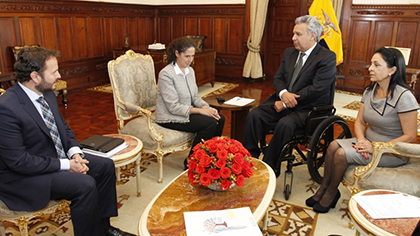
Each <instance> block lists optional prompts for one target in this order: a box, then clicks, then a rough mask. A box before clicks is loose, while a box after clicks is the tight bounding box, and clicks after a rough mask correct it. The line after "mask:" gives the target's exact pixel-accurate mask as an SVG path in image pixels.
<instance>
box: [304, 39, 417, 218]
mask: <svg viewBox="0 0 420 236" xmlns="http://www.w3.org/2000/svg"><path fill="white" fill-rule="evenodd" d="M369 76H370V80H371V82H372V84H371V85H369V86H368V87H367V88H366V90H365V91H364V93H363V97H362V101H361V104H360V109H359V112H358V114H357V118H356V121H355V123H354V133H355V136H356V137H355V138H351V139H337V140H335V141H333V142H332V143H331V144H330V146H329V147H328V150H327V154H326V156H325V166H324V178H323V180H322V183H321V186H320V187H319V189H318V191H317V192H316V193H315V194H314V195H313V196H312V197H310V198H308V199H307V200H306V205H308V206H310V207H313V209H314V211H315V212H318V213H326V212H328V211H329V209H330V208H334V207H335V205H336V203H337V201H338V199H339V198H340V196H341V195H340V192H339V191H338V185H339V184H340V183H341V181H342V178H343V175H344V172H345V171H346V169H347V165H348V164H353V163H355V164H360V165H366V164H368V163H369V162H370V161H371V155H372V142H373V141H377V142H391V143H394V142H414V141H415V140H416V136H417V109H418V108H419V106H418V103H417V101H416V98H415V97H414V95H413V93H412V92H411V91H410V88H409V87H408V85H407V82H406V73H405V61H404V56H403V55H402V53H401V52H400V51H399V50H397V49H395V48H385V47H382V48H379V49H378V50H376V52H375V53H374V55H373V56H372V59H371V64H370V66H369ZM367 124H369V126H368V127H367ZM407 161H408V159H405V158H403V157H398V156H394V155H391V154H390V155H384V156H383V157H382V158H381V161H380V162H379V166H388V167H393V166H399V165H403V164H405V163H407Z"/></svg>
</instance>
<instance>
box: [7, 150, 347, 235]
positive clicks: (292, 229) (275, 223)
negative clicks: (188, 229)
mask: <svg viewBox="0 0 420 236" xmlns="http://www.w3.org/2000/svg"><path fill="white" fill-rule="evenodd" d="M187 153H188V151H185V152H178V153H173V154H170V155H168V156H166V157H164V179H163V183H157V173H158V165H157V160H156V157H154V156H144V157H142V161H141V182H140V184H141V189H142V196H141V197H137V196H136V180H135V169H134V165H133V164H130V165H127V166H125V167H122V168H121V171H120V177H121V180H120V182H118V183H117V196H118V207H119V209H118V212H119V216H118V217H114V218H111V224H112V225H113V226H115V227H118V228H121V229H123V230H125V231H128V232H131V233H134V234H136V233H137V227H138V221H139V219H140V216H141V214H142V212H143V209H144V208H145V207H146V206H147V204H148V203H149V202H150V200H152V199H153V197H154V196H155V195H156V194H157V193H159V192H160V190H161V189H162V188H164V187H165V186H166V185H167V184H168V183H169V182H170V181H171V180H172V179H173V178H175V177H176V176H178V175H179V174H180V173H181V172H182V171H183V160H184V158H185V156H186V155H187ZM283 164H284V165H283V166H282V170H283V171H284V170H285V164H286V163H283ZM293 173H294V179H293V186H292V187H293V188H292V192H291V195H290V198H289V200H285V198H284V196H283V181H284V179H283V174H284V173H282V175H281V176H280V177H279V178H278V179H277V187H276V192H275V195H274V198H273V200H272V202H271V204H270V207H269V209H268V213H269V219H268V228H267V231H266V232H264V235H267V236H283V235H296V236H325V235H354V234H355V231H354V230H353V229H350V228H349V226H348V225H349V222H350V218H349V214H348V210H347V202H348V199H349V198H350V192H349V191H348V190H347V189H346V188H345V187H343V186H342V185H340V187H339V189H340V192H341V194H342V197H341V199H340V201H339V203H338V204H337V207H336V208H335V209H331V210H330V212H329V213H328V214H317V213H315V212H314V211H313V210H312V209H311V208H308V207H306V206H305V199H306V198H308V197H310V196H311V195H312V194H313V193H314V192H315V191H316V189H317V188H318V186H319V185H318V184H317V183H315V182H314V181H313V180H312V179H311V177H310V175H309V172H308V170H307V167H306V165H301V166H296V167H293ZM259 225H260V227H262V222H259ZM29 230H30V232H29V234H30V235H31V236H35V235H40V236H52V235H55V236H70V235H73V229H72V224H71V220H70V213H69V209H68V208H67V209H64V210H63V211H61V212H57V213H56V214H53V215H46V216H42V217H39V218H36V219H34V220H32V221H31V224H30V229H29ZM6 235H7V236H17V235H20V234H19V231H18V228H17V226H15V225H8V226H7V227H6Z"/></svg>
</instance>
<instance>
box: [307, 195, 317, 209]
mask: <svg viewBox="0 0 420 236" xmlns="http://www.w3.org/2000/svg"><path fill="white" fill-rule="evenodd" d="M318 202H319V201H316V200H315V199H314V196H312V197H310V198H308V199H306V202H305V203H306V205H307V206H308V207H313V206H315V204H317V203H318Z"/></svg>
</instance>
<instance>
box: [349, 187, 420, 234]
mask: <svg viewBox="0 0 420 236" xmlns="http://www.w3.org/2000/svg"><path fill="white" fill-rule="evenodd" d="M395 193H398V192H396V191H392V190H383V189H372V190H366V191H362V192H360V193H357V194H356V195H355V196H360V195H376V194H395ZM349 213H350V217H351V220H352V222H353V223H354V226H355V227H356V235H380V236H390V235H404V236H411V234H412V233H413V231H414V229H415V228H416V226H417V223H418V222H419V220H420V218H404V219H377V220H376V219H373V218H372V217H371V216H370V215H369V214H368V213H366V211H365V210H364V209H363V208H362V207H361V206H360V205H359V204H358V203H357V202H356V200H354V198H353V197H352V198H350V200H349Z"/></svg>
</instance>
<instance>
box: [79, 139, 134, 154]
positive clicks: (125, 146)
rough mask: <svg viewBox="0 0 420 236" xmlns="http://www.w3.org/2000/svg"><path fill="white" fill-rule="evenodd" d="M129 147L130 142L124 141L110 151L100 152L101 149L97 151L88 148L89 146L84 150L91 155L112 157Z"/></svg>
mask: <svg viewBox="0 0 420 236" xmlns="http://www.w3.org/2000/svg"><path fill="white" fill-rule="evenodd" d="M127 147H128V144H127V143H125V142H124V143H122V144H120V145H118V146H117V147H115V148H114V149H112V150H111V151H109V152H100V151H96V150H92V149H88V148H83V150H82V152H84V153H88V154H90V155H95V156H100V157H108V158H110V157H112V156H114V155H115V154H117V153H119V152H121V151H122V150H124V149H126V148H127Z"/></svg>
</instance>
